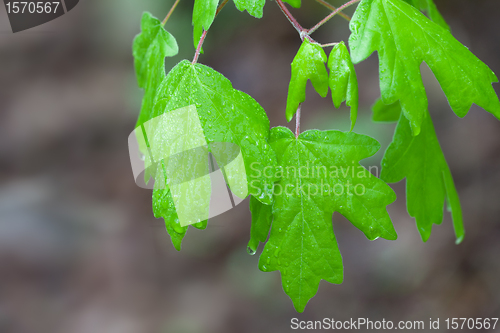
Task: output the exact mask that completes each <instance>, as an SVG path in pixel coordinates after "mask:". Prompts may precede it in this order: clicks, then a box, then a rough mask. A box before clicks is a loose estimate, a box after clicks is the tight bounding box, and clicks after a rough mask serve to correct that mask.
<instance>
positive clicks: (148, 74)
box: [132, 13, 179, 113]
mask: <svg viewBox="0 0 500 333" xmlns="http://www.w3.org/2000/svg"><path fill="white" fill-rule="evenodd" d="M141 30H142V32H141V33H140V34H139V35H137V37H135V39H134V44H133V49H132V51H133V55H134V65H135V71H136V75H137V82H138V85H139V87H140V88H143V89H144V91H145V92H144V98H143V100H142V107H141V113H147V112H149V110H152V109H153V102H154V99H155V97H156V89H157V88H158V86H159V85H160V83H161V82H162V81H163V80H164V79H165V57H173V56H174V55H176V54H177V53H178V52H179V47H178V46H177V42H176V41H175V38H174V37H173V36H172V35H171V34H170V33H168V32H167V31H166V30H165V29H163V26H162V24H161V22H160V20H158V19H157V18H154V17H153V16H151V14H150V13H144V14H143V16H142V20H141Z"/></svg>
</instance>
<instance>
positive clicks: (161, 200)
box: [153, 183, 207, 251]
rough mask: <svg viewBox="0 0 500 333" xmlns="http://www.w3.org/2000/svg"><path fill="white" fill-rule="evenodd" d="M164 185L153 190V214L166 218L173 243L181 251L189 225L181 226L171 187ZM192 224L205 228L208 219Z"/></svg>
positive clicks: (198, 227) (166, 224)
mask: <svg viewBox="0 0 500 333" xmlns="http://www.w3.org/2000/svg"><path fill="white" fill-rule="evenodd" d="M164 187H165V188H158V189H154V190H153V214H154V216H155V217H156V218H163V219H164V221H165V227H166V229H167V232H168V234H169V235H170V239H171V240H172V244H173V245H174V247H175V249H176V250H177V251H180V250H181V243H182V239H183V238H184V236H185V235H186V232H187V230H188V226H185V227H183V226H181V224H180V221H179V216H178V215H177V211H176V209H175V204H174V201H173V199H172V194H171V193H170V189H169V188H168V185H167V184H166V183H165V185H164ZM192 226H193V227H195V228H197V229H205V228H206V227H207V221H202V222H199V223H194V224H192Z"/></svg>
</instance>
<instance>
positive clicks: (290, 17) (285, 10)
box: [276, 0, 305, 35]
mask: <svg viewBox="0 0 500 333" xmlns="http://www.w3.org/2000/svg"><path fill="white" fill-rule="evenodd" d="M276 3H277V4H278V6H280V9H281V11H282V12H283V14H285V16H286V18H287V19H288V21H290V23H291V24H292V25H293V27H294V28H295V30H297V32H298V33H299V34H300V35H302V33H303V32H304V31H305V29H304V28H302V26H301V25H300V23H299V22H298V21H297V20H296V19H295V17H293V15H292V13H290V11H289V10H288V8H286V6H285V4H284V3H283V1H282V0H276Z"/></svg>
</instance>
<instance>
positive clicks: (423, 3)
mask: <svg viewBox="0 0 500 333" xmlns="http://www.w3.org/2000/svg"><path fill="white" fill-rule="evenodd" d="M404 1H406V2H408V3H409V4H410V5H412V6H413V7H416V8H418V9H420V10H421V11H423V12H425V13H427V15H428V16H429V18H430V19H431V20H432V21H434V22H436V23H437V24H439V25H440V26H442V27H443V28H445V29H446V30H450V26H449V25H448V24H447V23H446V21H445V20H444V18H443V16H442V15H441V13H440V12H439V10H438V9H437V7H436V4H434V1H432V0H404Z"/></svg>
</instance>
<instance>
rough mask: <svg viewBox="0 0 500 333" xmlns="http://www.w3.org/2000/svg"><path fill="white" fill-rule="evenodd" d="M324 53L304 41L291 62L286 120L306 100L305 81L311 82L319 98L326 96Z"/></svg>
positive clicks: (325, 58)
mask: <svg viewBox="0 0 500 333" xmlns="http://www.w3.org/2000/svg"><path fill="white" fill-rule="evenodd" d="M326 61H327V57H326V54H325V51H323V49H322V48H321V46H320V45H318V44H313V43H311V42H310V41H309V40H307V38H306V39H304V42H303V43H302V45H301V46H300V49H299V51H298V52H297V55H296V56H295V58H294V59H293V62H292V78H291V79H290V86H289V87H288V98H287V101H286V119H287V120H288V121H290V120H292V118H293V116H294V114H295V112H297V108H298V107H299V105H300V104H301V103H303V102H304V101H305V100H306V84H307V80H311V83H312V85H313V87H314V89H315V90H316V91H317V92H318V94H320V96H321V97H326V95H327V94H328V72H327V71H326V67H325V62H326Z"/></svg>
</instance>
